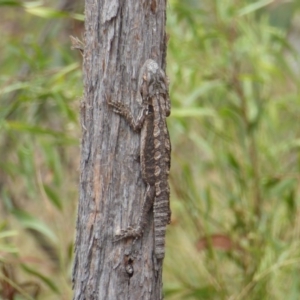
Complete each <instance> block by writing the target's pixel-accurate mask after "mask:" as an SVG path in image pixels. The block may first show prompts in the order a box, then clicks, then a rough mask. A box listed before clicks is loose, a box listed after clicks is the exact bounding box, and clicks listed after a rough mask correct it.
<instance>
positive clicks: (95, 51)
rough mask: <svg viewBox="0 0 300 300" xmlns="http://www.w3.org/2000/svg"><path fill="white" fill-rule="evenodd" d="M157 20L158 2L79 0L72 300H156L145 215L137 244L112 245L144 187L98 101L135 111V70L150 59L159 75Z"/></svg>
mask: <svg viewBox="0 0 300 300" xmlns="http://www.w3.org/2000/svg"><path fill="white" fill-rule="evenodd" d="M165 21H166V0H138V1H137V0H123V1H119V0H86V4H85V48H84V67H83V72H84V89H85V90H84V100H83V103H82V109H81V121H82V131H83V136H82V145H81V177H80V199H79V208H78V219H77V236H76V245H75V261H74V271H73V281H74V299H75V300H79V299H81V300H83V299H85V300H92V299H97V300H98V299H105V300H110V299H111V300H116V299H122V300H124V299H125V300H128V299H133V300H140V299H143V300H144V299H153V300H159V299H162V265H161V263H158V265H155V264H156V261H155V256H154V241H153V215H152V213H151V214H149V224H148V226H147V228H146V229H145V232H144V235H143V237H142V238H140V239H138V240H137V241H135V242H134V241H133V239H127V240H121V241H118V242H114V237H115V235H116V234H117V233H118V232H120V229H121V228H122V229H125V228H127V227H128V226H129V225H133V224H135V223H137V221H138V217H139V213H140V209H141V205H142V202H143V197H144V193H145V183H144V182H143V180H142V177H141V168H140V163H139V157H138V154H139V135H138V134H136V133H134V132H132V130H131V129H130V127H129V126H128V124H126V122H125V121H124V120H123V119H121V118H120V117H119V116H118V115H116V114H114V113H113V112H112V111H111V109H110V108H109V107H108V105H107V103H106V100H105V99H106V96H107V97H108V96H110V97H111V99H112V100H114V101H123V102H124V103H125V104H127V105H129V106H130V107H131V108H132V110H133V111H135V112H136V111H137V110H136V108H138V103H137V102H136V95H137V93H138V92H139V91H138V86H137V81H138V75H139V70H140V68H141V67H142V65H143V63H144V62H145V61H146V59H148V58H152V59H154V60H155V61H157V62H158V64H159V65H160V66H161V67H162V69H165V55H166V34H165ZM155 267H156V270H155ZM132 272H133V273H132Z"/></svg>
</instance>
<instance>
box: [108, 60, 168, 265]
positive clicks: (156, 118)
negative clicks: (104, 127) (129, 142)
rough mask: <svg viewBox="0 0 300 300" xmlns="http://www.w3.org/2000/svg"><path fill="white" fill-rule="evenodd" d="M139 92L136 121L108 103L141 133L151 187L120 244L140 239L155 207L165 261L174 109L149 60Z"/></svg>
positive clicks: (159, 250)
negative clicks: (170, 127) (170, 125)
mask: <svg viewBox="0 0 300 300" xmlns="http://www.w3.org/2000/svg"><path fill="white" fill-rule="evenodd" d="M139 89H140V94H141V98H142V103H141V104H142V109H141V111H140V114H139V117H138V118H137V119H136V120H135V119H134V117H133V115H132V113H131V111H130V109H129V107H127V106H125V105H124V104H123V103H121V102H114V101H110V100H109V101H108V104H109V105H110V106H112V108H113V111H114V112H116V113H117V114H119V115H121V116H123V117H124V118H125V119H126V121H127V122H128V124H129V125H130V126H131V128H132V129H133V130H135V131H140V132H141V135H140V136H141V146H140V157H141V170H142V176H143V180H144V181H145V183H146V184H147V189H146V193H145V198H144V202H143V206H142V209H141V213H140V217H139V221H138V224H137V226H136V227H134V228H132V227H129V228H127V229H126V230H122V231H121V233H120V234H119V235H117V240H120V239H124V238H128V237H135V238H138V237H140V236H141V235H142V234H143V231H144V229H145V226H146V225H147V215H148V212H149V210H150V209H151V208H152V207H153V213H154V238H155V243H154V245H155V249H154V250H155V255H156V258H157V259H163V258H164V255H165V234H166V226H167V224H169V223H170V220H171V210H170V202H169V198H170V188H169V184H168V176H169V170H170V161H171V144H170V138H169V132H168V128H167V122H166V117H168V116H169V115H170V110H171V105H170V98H169V92H168V83H167V79H166V75H165V73H164V71H163V70H162V69H161V68H160V67H159V66H158V64H157V63H156V62H155V61H154V60H151V59H148V60H147V61H146V62H145V63H144V65H143V67H142V68H141V71H140V75H139Z"/></svg>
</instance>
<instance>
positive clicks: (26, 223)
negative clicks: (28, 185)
mask: <svg viewBox="0 0 300 300" xmlns="http://www.w3.org/2000/svg"><path fill="white" fill-rule="evenodd" d="M12 214H13V215H14V216H15V217H16V218H17V220H18V221H19V222H20V223H21V224H22V225H23V227H24V228H28V229H34V230H36V231H38V232H40V233H41V234H43V235H45V236H47V237H48V238H49V239H50V240H51V241H52V242H55V243H57V236H56V235H55V233H54V232H53V231H52V230H51V229H50V227H49V226H47V225H46V224H45V223H44V222H42V221H40V220H38V219H37V218H35V217H34V216H32V215H30V214H29V213H27V212H25V211H23V210H19V209H13V210H12Z"/></svg>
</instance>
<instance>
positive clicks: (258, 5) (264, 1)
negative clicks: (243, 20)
mask: <svg viewBox="0 0 300 300" xmlns="http://www.w3.org/2000/svg"><path fill="white" fill-rule="evenodd" d="M272 2H274V0H261V1H257V2H254V3H251V4H249V5H247V6H246V7H244V8H242V9H241V10H240V11H239V14H238V15H239V16H240V17H242V16H244V15H247V14H250V13H252V12H254V11H256V10H258V9H261V8H263V7H265V6H267V5H269V4H271V3H272Z"/></svg>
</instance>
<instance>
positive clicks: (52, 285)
mask: <svg viewBox="0 0 300 300" xmlns="http://www.w3.org/2000/svg"><path fill="white" fill-rule="evenodd" d="M21 266H22V268H23V270H24V271H26V272H27V273H29V274H31V275H34V276H36V277H38V278H39V279H41V280H42V281H43V282H44V283H45V284H46V285H47V286H48V287H49V288H50V289H51V290H52V291H53V292H55V293H56V294H60V291H59V289H58V288H57V286H56V285H55V283H54V282H53V281H52V280H51V279H50V278H49V277H47V276H45V275H43V274H41V273H40V272H38V271H36V270H34V269H32V268H30V267H28V266H26V265H25V264H22V265H21Z"/></svg>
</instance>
